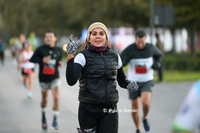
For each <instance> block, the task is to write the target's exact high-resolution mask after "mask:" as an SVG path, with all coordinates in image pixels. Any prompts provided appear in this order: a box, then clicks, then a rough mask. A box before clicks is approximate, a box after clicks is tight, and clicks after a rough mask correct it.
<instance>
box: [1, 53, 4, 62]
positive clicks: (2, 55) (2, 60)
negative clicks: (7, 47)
mask: <svg viewBox="0 0 200 133" xmlns="http://www.w3.org/2000/svg"><path fill="white" fill-rule="evenodd" d="M0 58H1V62H2V63H3V62H4V52H3V51H2V52H0Z"/></svg>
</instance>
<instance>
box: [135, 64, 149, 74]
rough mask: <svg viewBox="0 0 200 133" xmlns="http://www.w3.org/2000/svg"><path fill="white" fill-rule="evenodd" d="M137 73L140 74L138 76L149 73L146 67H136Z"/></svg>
mask: <svg viewBox="0 0 200 133" xmlns="http://www.w3.org/2000/svg"><path fill="white" fill-rule="evenodd" d="M135 73H138V74H145V73H147V67H146V65H135Z"/></svg>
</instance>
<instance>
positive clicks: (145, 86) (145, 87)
mask: <svg viewBox="0 0 200 133" xmlns="http://www.w3.org/2000/svg"><path fill="white" fill-rule="evenodd" d="M137 84H138V87H139V88H138V90H137V91H134V92H132V91H128V92H129V99H131V100H135V99H136V98H137V97H140V96H141V93H142V92H145V91H146V92H150V93H151V92H152V87H153V86H154V81H153V80H150V81H147V82H137Z"/></svg>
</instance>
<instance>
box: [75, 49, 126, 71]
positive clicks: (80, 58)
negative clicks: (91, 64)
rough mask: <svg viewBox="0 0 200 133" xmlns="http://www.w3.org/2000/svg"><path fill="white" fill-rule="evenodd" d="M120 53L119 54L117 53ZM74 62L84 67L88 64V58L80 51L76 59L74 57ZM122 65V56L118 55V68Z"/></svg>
mask: <svg viewBox="0 0 200 133" xmlns="http://www.w3.org/2000/svg"><path fill="white" fill-rule="evenodd" d="M117 55H118V54H117ZM74 63H78V64H80V65H81V66H82V67H84V66H85V64H86V59H85V56H84V55H83V54H82V53H79V54H78V55H77V56H76V57H75V59H74ZM120 67H122V60H121V57H120V56H119V55H118V67H117V69H119V68H120Z"/></svg>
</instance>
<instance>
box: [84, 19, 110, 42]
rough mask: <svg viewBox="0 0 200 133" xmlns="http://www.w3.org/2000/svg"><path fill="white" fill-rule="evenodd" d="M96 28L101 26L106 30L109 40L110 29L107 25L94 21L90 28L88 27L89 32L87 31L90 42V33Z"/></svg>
mask: <svg viewBox="0 0 200 133" xmlns="http://www.w3.org/2000/svg"><path fill="white" fill-rule="evenodd" d="M96 28H101V29H102V30H104V31H105V33H106V38H107V41H108V38H109V32H108V29H107V27H106V26H105V25H104V24H103V23H101V22H95V23H92V24H91V25H90V26H89V28H88V32H87V41H88V42H89V37H90V34H91V32H92V31H93V30H94V29H96Z"/></svg>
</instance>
